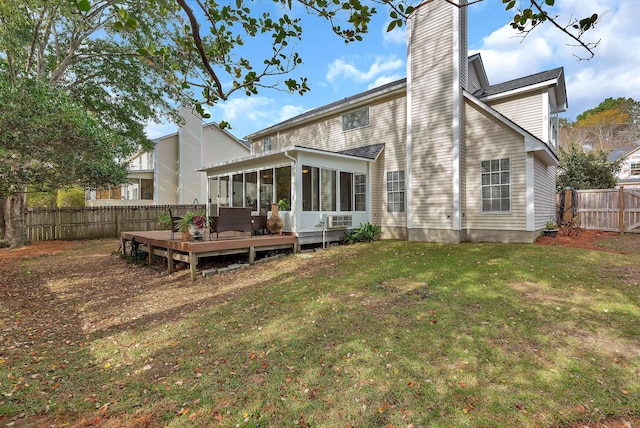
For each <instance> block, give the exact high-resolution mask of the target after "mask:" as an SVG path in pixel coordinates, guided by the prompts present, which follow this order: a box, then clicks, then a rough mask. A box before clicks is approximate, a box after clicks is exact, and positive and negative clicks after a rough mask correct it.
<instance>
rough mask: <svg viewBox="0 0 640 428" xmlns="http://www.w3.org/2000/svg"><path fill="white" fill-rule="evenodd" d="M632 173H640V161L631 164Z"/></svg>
mask: <svg viewBox="0 0 640 428" xmlns="http://www.w3.org/2000/svg"><path fill="white" fill-rule="evenodd" d="M630 175H640V162H633V163H632V164H631V172H630Z"/></svg>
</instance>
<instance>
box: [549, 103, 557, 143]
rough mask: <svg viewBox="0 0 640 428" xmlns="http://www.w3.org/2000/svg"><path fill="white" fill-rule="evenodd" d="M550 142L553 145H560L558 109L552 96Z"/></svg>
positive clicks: (550, 105)
mask: <svg viewBox="0 0 640 428" xmlns="http://www.w3.org/2000/svg"><path fill="white" fill-rule="evenodd" d="M549 143H550V144H551V145H552V146H553V147H558V109H557V108H556V105H555V103H554V102H553V100H551V98H549Z"/></svg>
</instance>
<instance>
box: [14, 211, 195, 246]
mask: <svg viewBox="0 0 640 428" xmlns="http://www.w3.org/2000/svg"><path fill="white" fill-rule="evenodd" d="M169 209H170V210H171V213H172V214H173V215H174V216H180V215H183V214H184V213H186V212H187V211H199V212H204V211H205V209H206V208H205V206H204V205H140V206H121V207H94V208H64V209H28V210H27V216H26V224H27V235H28V236H29V239H30V240H32V241H47V240H52V239H87V238H110V237H116V238H117V237H120V232H124V231H141V230H158V229H163V226H162V225H161V224H159V223H158V215H159V214H160V213H161V212H163V211H168V210H169Z"/></svg>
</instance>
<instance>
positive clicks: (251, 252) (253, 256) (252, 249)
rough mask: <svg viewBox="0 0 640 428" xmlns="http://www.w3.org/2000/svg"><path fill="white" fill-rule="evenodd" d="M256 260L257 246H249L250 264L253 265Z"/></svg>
mask: <svg viewBox="0 0 640 428" xmlns="http://www.w3.org/2000/svg"><path fill="white" fill-rule="evenodd" d="M255 261H256V247H249V264H250V265H252V264H254V263H255Z"/></svg>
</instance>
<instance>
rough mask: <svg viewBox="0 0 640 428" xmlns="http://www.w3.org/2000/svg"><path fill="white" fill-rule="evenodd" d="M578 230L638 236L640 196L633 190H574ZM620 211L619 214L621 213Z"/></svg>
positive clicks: (639, 229) (639, 193) (639, 230)
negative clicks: (578, 221)
mask: <svg viewBox="0 0 640 428" xmlns="http://www.w3.org/2000/svg"><path fill="white" fill-rule="evenodd" d="M576 193H577V195H578V203H577V209H576V214H578V215H579V216H580V227H583V228H585V229H594V230H603V231H610V232H621V230H620V227H621V226H622V228H623V229H622V233H627V232H630V233H640V192H639V191H638V190H632V189H624V188H621V189H604V190H577V191H576ZM621 207H622V210H621Z"/></svg>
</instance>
